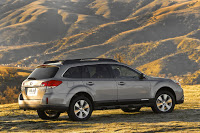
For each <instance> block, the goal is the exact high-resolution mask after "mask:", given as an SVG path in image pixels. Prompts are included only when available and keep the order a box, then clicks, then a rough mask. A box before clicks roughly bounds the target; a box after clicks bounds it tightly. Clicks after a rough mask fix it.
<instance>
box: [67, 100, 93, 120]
mask: <svg viewBox="0 0 200 133" xmlns="http://www.w3.org/2000/svg"><path fill="white" fill-rule="evenodd" d="M92 111H93V107H92V102H91V101H90V100H89V99H88V98H87V97H85V96H77V97H75V98H73V99H72V101H71V103H70V106H69V110H68V116H69V118H70V119H71V120H73V121H85V120H87V119H89V118H90V116H91V114H92Z"/></svg>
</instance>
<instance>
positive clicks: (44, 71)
mask: <svg viewBox="0 0 200 133" xmlns="http://www.w3.org/2000/svg"><path fill="white" fill-rule="evenodd" d="M58 69H59V67H58V66H52V65H41V66H38V67H37V68H36V69H35V70H34V71H33V72H32V73H31V74H30V75H29V77H28V78H27V79H26V80H25V81H24V82H23V83H22V96H23V99H25V100H40V99H42V98H43V96H44V94H45V92H46V89H47V87H46V86H45V85H44V83H45V82H46V81H48V80H50V79H51V78H53V77H54V76H55V75H56V73H57V71H58Z"/></svg>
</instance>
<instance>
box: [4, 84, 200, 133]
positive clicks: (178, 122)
mask: <svg viewBox="0 0 200 133" xmlns="http://www.w3.org/2000/svg"><path fill="white" fill-rule="evenodd" d="M183 88H184V92H185V103H184V104H181V105H176V107H175V111H174V112H172V113H169V114H154V113H153V112H152V111H151V110H150V108H142V110H141V112H139V113H124V112H122V111H121V110H105V111H94V112H93V115H92V117H91V118H90V119H89V120H88V121H86V122H73V121H70V120H69V118H68V117H67V114H66V113H64V114H62V115H61V117H60V118H59V119H58V120H54V121H50V120H41V119H39V118H38V116H37V114H36V112H35V111H26V112H24V111H23V110H19V109H18V105H17V104H5V105H0V131H2V132H127V133H129V132H183V133H186V132H200V119H199V116H200V102H199V101H200V85H196V86H183Z"/></svg>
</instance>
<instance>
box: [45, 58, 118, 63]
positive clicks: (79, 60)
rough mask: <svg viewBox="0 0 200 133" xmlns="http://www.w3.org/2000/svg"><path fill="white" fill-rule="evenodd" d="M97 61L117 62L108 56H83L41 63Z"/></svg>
mask: <svg viewBox="0 0 200 133" xmlns="http://www.w3.org/2000/svg"><path fill="white" fill-rule="evenodd" d="M99 61H108V62H118V61H116V60H114V59H108V58H83V59H69V60H55V61H45V62H44V63H43V64H70V63H80V62H99Z"/></svg>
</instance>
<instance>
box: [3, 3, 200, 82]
mask: <svg viewBox="0 0 200 133" xmlns="http://www.w3.org/2000/svg"><path fill="white" fill-rule="evenodd" d="M0 5H1V6H0V64H9V65H16V64H18V65H26V66H29V67H31V66H36V65H37V64H39V63H42V62H43V61H44V60H53V59H68V58H87V57H108V58H114V57H115V55H116V54H121V55H122V56H125V57H126V60H128V61H129V64H130V65H132V66H133V67H135V68H137V69H139V70H141V71H143V72H144V73H146V74H149V75H153V76H160V75H165V76H170V77H176V76H178V77H180V78H182V79H183V80H186V79H188V78H190V79H191V82H190V83H188V84H196V83H200V80H198V79H199V78H200V74H199V70H200V15H199V14H200V1H199V0H173V1H171V0H162V1H160V0H29V1H26V0H3V1H1V2H0ZM192 77H193V78H192Z"/></svg>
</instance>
